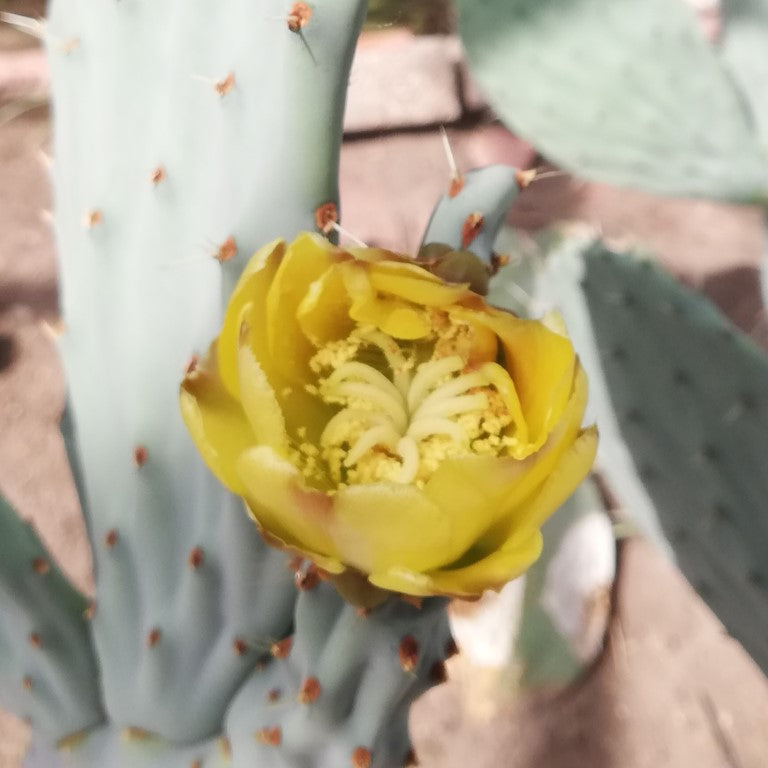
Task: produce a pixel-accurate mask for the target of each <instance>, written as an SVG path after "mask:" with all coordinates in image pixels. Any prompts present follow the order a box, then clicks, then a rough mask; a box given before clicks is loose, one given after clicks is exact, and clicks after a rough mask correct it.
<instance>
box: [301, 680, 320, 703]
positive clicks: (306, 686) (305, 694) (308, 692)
mask: <svg viewBox="0 0 768 768" xmlns="http://www.w3.org/2000/svg"><path fill="white" fill-rule="evenodd" d="M321 693H322V688H321V686H320V681H319V680H318V679H317V678H316V677H308V678H306V679H305V680H304V682H303V683H302V684H301V688H299V695H298V697H297V699H298V701H299V703H300V704H311V703H312V702H313V701H317V699H318V698H319V696H320V694H321Z"/></svg>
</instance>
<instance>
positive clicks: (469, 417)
mask: <svg viewBox="0 0 768 768" xmlns="http://www.w3.org/2000/svg"><path fill="white" fill-rule="evenodd" d="M460 347H461V345H453V347H451V345H446V344H445V343H442V344H440V343H434V342H432V343H429V344H427V343H425V342H421V343H406V342H398V341H396V340H395V339H393V338H391V337H390V336H387V335H386V334H384V333H382V332H381V331H378V330H376V329H374V328H371V327H360V328H357V329H356V330H355V331H353V333H352V334H350V336H349V337H348V338H346V339H344V340H343V341H340V342H332V343H330V344H327V345H326V346H324V347H322V348H321V349H320V350H318V352H317V353H316V354H315V356H314V357H313V358H312V360H311V363H310V364H311V367H312V369H313V370H314V371H315V372H316V373H317V374H318V383H317V386H310V387H308V389H309V391H311V392H313V394H315V395H317V396H319V397H320V398H321V399H322V400H323V401H324V402H325V403H327V404H329V405H333V406H339V410H338V411H337V412H336V413H335V414H334V416H332V417H331V419H330V420H329V421H328V423H327V424H326V426H325V428H324V429H323V431H322V434H321V437H320V446H319V455H317V452H313V451H310V453H313V454H314V455H312V456H309V455H307V451H301V449H300V452H301V453H302V454H303V455H304V459H303V460H302V461H300V464H301V465H302V467H303V469H304V471H305V473H306V474H308V475H311V474H316V473H317V472H318V471H321V472H323V474H325V475H326V476H327V477H328V478H329V479H330V480H331V481H332V483H333V484H335V485H346V484H352V483H371V482H379V481H391V482H398V483H415V484H416V485H418V486H422V485H423V484H424V483H425V482H426V481H427V480H428V479H429V477H430V476H431V475H432V474H433V472H434V471H435V470H436V469H437V467H438V466H439V464H440V462H441V461H443V460H444V459H446V458H449V457H457V456H463V455H468V454H494V455H498V454H500V453H502V452H504V451H506V450H507V449H508V448H509V447H511V446H513V445H515V444H516V443H517V441H516V440H515V437H514V427H515V425H514V423H513V418H512V416H511V413H510V409H509V408H508V407H507V404H506V403H505V400H504V393H505V392H506V393H508V392H509V391H510V390H511V389H513V387H512V385H511V381H510V378H509V374H508V373H507V372H506V370H504V368H502V367H501V366H500V365H498V364H497V363H495V362H493V363H492V362H486V363H482V364H480V365H478V366H475V367H473V368H472V369H469V368H468V366H467V361H466V359H465V358H466V353H464V354H461V352H460ZM318 459H319V461H318ZM321 465H324V466H322V467H321Z"/></svg>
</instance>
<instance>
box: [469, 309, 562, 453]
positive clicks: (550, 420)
mask: <svg viewBox="0 0 768 768" xmlns="http://www.w3.org/2000/svg"><path fill="white" fill-rule="evenodd" d="M470 316H471V317H473V318H474V320H475V322H479V323H482V324H485V325H487V326H488V327H489V328H491V329H492V330H493V331H494V332H495V333H496V334H497V335H498V336H499V339H500V340H501V344H502V348H503V349H504V356H505V366H504V367H505V368H506V369H507V370H508V371H509V373H510V375H511V376H512V380H513V381H514V382H515V387H516V388H517V393H518V395H519V397H520V403H521V405H522V408H523V413H524V414H525V420H526V423H527V424H528V430H529V439H530V441H531V443H533V444H534V446H535V447H538V446H540V445H542V444H543V443H544V441H545V440H546V438H547V435H548V434H549V432H550V431H551V430H552V428H553V427H554V425H555V424H557V422H558V421H559V419H560V417H561V415H562V413H563V411H564V410H565V407H566V404H567V402H568V398H569V396H570V392H571V385H572V382H573V374H574V368H575V366H576V364H577V363H576V354H575V352H574V350H573V345H572V344H571V342H570V340H569V339H567V338H565V337H563V336H561V335H560V334H559V333H555V332H554V331H551V330H549V328H547V327H546V326H545V325H543V324H542V323H541V322H538V321H535V320H523V319H521V318H519V317H515V316H514V315H510V314H506V313H504V312H501V311H499V310H495V309H492V308H488V309H487V311H486V312H483V313H480V312H472V313H471V315H470Z"/></svg>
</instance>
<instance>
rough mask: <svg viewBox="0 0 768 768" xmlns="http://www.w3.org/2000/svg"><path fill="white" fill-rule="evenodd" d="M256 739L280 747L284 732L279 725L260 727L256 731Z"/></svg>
mask: <svg viewBox="0 0 768 768" xmlns="http://www.w3.org/2000/svg"><path fill="white" fill-rule="evenodd" d="M255 737H256V741H258V742H259V744H264V745H266V746H268V747H279V746H280V744H281V743H282V741H283V732H282V731H281V730H280V727H279V726H275V727H274V728H259V730H258V731H256V733H255Z"/></svg>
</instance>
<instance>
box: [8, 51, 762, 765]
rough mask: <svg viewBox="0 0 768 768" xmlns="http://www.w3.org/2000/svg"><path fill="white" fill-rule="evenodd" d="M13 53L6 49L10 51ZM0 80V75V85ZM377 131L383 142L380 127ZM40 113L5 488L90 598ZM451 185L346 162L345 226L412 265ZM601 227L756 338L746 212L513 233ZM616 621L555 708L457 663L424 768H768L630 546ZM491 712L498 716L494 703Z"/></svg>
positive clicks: (597, 214) (672, 601)
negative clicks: (58, 328) (65, 398)
mask: <svg viewBox="0 0 768 768" xmlns="http://www.w3.org/2000/svg"><path fill="white" fill-rule="evenodd" d="M14 44H15V43H14ZM0 74H1V73H0ZM384 127H386V126H384ZM451 134H452V138H453V140H454V143H455V147H456V152H457V155H458V157H459V161H460V163H461V164H462V165H463V166H464V167H470V166H472V165H476V164H480V163H482V162H488V161H491V160H494V159H498V160H502V161H506V162H509V163H518V164H527V163H530V162H532V161H533V155H532V153H531V150H530V149H529V148H527V147H526V146H525V145H522V144H521V143H520V142H517V141H515V140H514V139H512V138H511V137H509V136H508V135H507V134H506V133H505V132H503V131H500V130H499V129H497V128H495V127H492V126H490V127H489V126H483V127H480V128H478V127H476V126H475V124H474V123H472V122H471V121H469V122H468V121H467V120H464V119H462V120H459V121H457V123H456V125H455V126H454V127H453V128H452V129H451ZM47 136H48V122H47V112H46V110H45V109H44V108H43V109H37V110H35V111H33V112H30V113H28V114H27V115H25V116H22V117H19V118H17V119H15V120H13V121H12V122H10V123H7V124H5V125H0V486H2V488H3V491H4V493H6V495H7V496H8V498H9V499H10V500H11V501H12V502H14V503H15V504H16V505H17V506H18V508H19V509H20V511H21V512H22V513H23V514H24V515H25V516H27V517H31V518H33V519H34V521H35V523H36V525H37V527H38V529H39V530H40V531H41V534H42V536H43V538H44V539H45V541H46V542H47V543H48V545H49V546H50V547H51V549H52V551H53V553H54V554H55V555H56V556H57V558H58V559H59V561H60V562H61V563H62V565H63V567H64V569H65V571H66V572H67V573H68V574H69V575H70V576H71V577H72V578H73V579H74V580H75V582H76V583H77V584H78V585H79V586H81V587H82V588H84V589H86V590H87V589H90V575H89V574H90V560H89V554H88V548H87V545H86V543H85V537H84V532H83V527H82V525H81V522H80V519H79V516H78V511H77V503H76V500H75V496H74V492H73V490H72V487H71V483H70V478H69V474H68V470H67V468H66V463H65V460H64V452H63V447H62V445H61V442H60V439H59V437H58V433H57V429H56V422H57V418H58V414H59V411H60V408H61V400H62V387H63V383H62V379H61V372H60V368H59V365H58V361H57V358H56V353H55V350H54V346H53V344H52V343H51V341H50V340H49V338H48V335H47V334H46V332H45V330H44V328H43V322H47V323H51V324H53V323H55V322H56V319H57V307H56V275H55V260H54V253H53V244H52V240H51V237H50V233H49V229H48V224H47V217H46V215H45V214H44V210H45V209H46V208H47V207H48V206H49V205H50V200H49V192H48V187H47V181H46V172H45V169H44V166H43V164H42V163H41V159H40V149H41V148H42V147H45V145H46V142H47ZM445 183H446V171H445V161H444V158H443V156H442V150H441V147H440V142H439V138H438V135H437V133H436V132H435V131H434V130H431V129H429V128H428V127H422V128H421V129H419V130H416V131H410V132H405V133H402V132H401V133H397V132H395V133H391V134H387V135H386V136H384V137H383V138H379V139H377V140H372V139H370V138H360V137H358V138H356V139H355V140H354V141H350V142H349V143H347V145H346V146H345V150H344V154H343V159H342V187H343V190H342V191H343V196H344V210H345V221H344V223H345V225H346V226H347V228H349V229H350V230H352V231H353V232H355V233H356V234H357V235H358V236H360V237H362V238H364V239H367V240H369V241H371V242H378V243H380V244H382V245H387V246H390V247H394V248H413V247H414V246H415V245H416V244H417V242H418V237H419V233H420V231H421V228H422V227H423V225H424V222H425V221H426V217H427V215H428V213H429V210H430V208H431V205H432V202H433V201H434V199H435V197H436V195H437V194H439V193H440V192H442V190H443V189H444V187H445ZM561 218H566V219H574V218H576V219H580V220H585V221H589V222H592V223H593V224H596V225H598V224H599V225H600V227H601V228H602V230H603V232H605V233H606V235H608V236H609V237H611V238H614V239H616V240H627V239H629V240H634V241H638V242H641V243H645V244H646V245H647V246H648V247H651V248H653V249H655V250H656V251H657V252H658V253H659V254H660V257H661V258H662V260H663V261H664V262H665V263H667V264H668V265H669V266H671V267H672V268H673V269H674V270H675V271H677V272H678V273H680V274H682V275H683V276H684V277H685V278H686V279H688V280H689V281H691V282H693V283H695V284H697V285H699V286H702V287H704V288H706V289H707V290H708V291H709V292H710V293H711V294H712V295H713V296H715V297H716V298H717V299H718V300H719V301H720V302H721V303H722V304H723V305H725V306H726V307H727V309H728V310H729V312H730V313H731V314H732V315H733V316H734V317H735V318H736V319H737V320H738V322H739V323H740V324H741V325H742V327H744V328H745V329H747V330H748V331H751V332H753V333H754V334H755V335H756V336H761V334H762V333H763V331H764V323H763V320H762V310H761V309H760V304H759V298H758V294H757V290H756V283H755V279H754V278H755V274H754V266H755V264H756V263H757V261H758V259H759V254H760V248H761V229H760V218H759V215H758V213H757V212H756V211H753V210H749V209H734V208H727V207H722V206H716V205H713V204H709V203H691V202H683V201H665V200H660V199H658V198H651V197H648V196H645V195H640V194H637V193H618V192H616V191H615V190H611V189H608V188H606V187H600V186H596V185H577V184H573V183H571V182H569V181H568V180H567V179H562V178H561V179H552V180H550V181H542V182H540V183H538V184H535V185H533V186H532V187H531V188H530V189H529V190H528V191H527V192H526V193H524V195H522V196H521V199H520V201H519V204H518V205H517V206H516V208H515V210H514V212H513V214H512V219H513V221H515V222H516V223H517V224H521V225H524V226H526V227H528V228H535V227H536V226H540V225H542V224H545V223H547V222H549V221H552V220H556V219H561ZM625 555H626V556H625V558H624V567H623V571H622V578H621V581H620V586H619V590H618V597H619V600H618V611H617V615H616V617H615V619H614V621H613V624H612V626H611V631H610V637H609V647H608V652H607V653H606V655H605V657H604V658H603V660H602V661H601V662H600V664H599V665H598V666H597V668H596V669H595V670H594V671H593V672H592V673H591V674H590V676H589V677H588V678H587V679H586V681H585V682H584V683H583V684H581V685H580V686H578V687H576V688H574V689H573V690H571V691H568V692H566V693H563V694H561V695H559V696H551V695H547V694H539V695H536V696H532V695H523V696H519V697H517V698H515V699H510V698H509V697H508V696H503V695H502V696H492V695H491V694H490V687H489V683H488V681H487V679H486V678H485V676H484V675H482V674H480V673H478V672H477V671H476V670H474V671H470V672H468V671H467V669H466V668H465V667H464V666H463V665H462V663H461V661H460V660H459V662H458V663H456V664H454V665H453V667H452V673H453V679H452V680H451V682H449V683H448V684H446V685H444V686H441V687H439V688H437V689H434V690H433V691H431V692H430V693H428V694H427V695H426V696H425V697H423V699H422V700H421V701H419V702H418V703H417V705H416V706H415V707H414V710H413V716H412V729H413V735H414V741H415V745H416V748H417V750H418V752H419V755H420V756H421V760H422V765H424V766H428V767H429V768H465V767H466V766H468V765H473V766H476V767H477V768H486V767H487V768H491V766H493V767H494V768H497V767H500V766H510V767H513V768H529V767H530V768H533V767H534V766H535V767H536V768H580V767H581V766H584V767H585V768H645V767H646V766H647V767H648V768H651V767H652V768H688V767H689V766H691V767H692V766H696V768H764V766H766V765H768V684H767V683H766V679H765V677H764V676H763V675H762V673H761V672H760V671H759V670H758V669H757V668H756V667H755V666H754V664H753V663H752V662H751V661H750V659H749V658H748V657H747V656H746V654H745V653H744V652H743V651H742V650H741V649H740V647H739V646H738V645H737V644H736V643H735V642H734V641H732V640H730V639H729V638H728V637H727V636H726V635H725V634H724V632H723V630H722V628H721V627H720V625H719V624H718V623H717V622H716V620H715V619H714V618H713V617H712V615H711V614H710V613H709V612H708V610H707V609H706V608H705V607H704V606H703V605H702V604H701V603H700V602H699V600H698V599H697V598H696V597H695V595H694V594H693V593H692V592H691V591H690V589H689V588H688V587H687V585H686V584H685V582H684V581H683V580H682V579H681V577H680V576H679V575H678V574H677V573H676V572H675V571H674V570H673V569H672V568H671V567H670V566H668V565H667V564H666V563H664V562H662V561H661V560H660V558H659V557H658V556H656V555H655V554H654V553H653V552H652V551H651V550H650V549H649V548H648V547H647V546H646V545H644V544H642V543H641V542H631V543H629V544H628V545H626V549H625ZM492 702H496V707H495V711H494V708H493V707H491V706H490V703H492ZM25 738H26V734H25V730H24V727H23V726H22V725H21V724H20V723H19V722H18V721H16V720H15V719H14V718H12V717H10V716H8V715H2V716H0V768H16V767H17V766H18V765H19V764H20V756H21V754H22V752H23V748H24V742H25Z"/></svg>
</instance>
